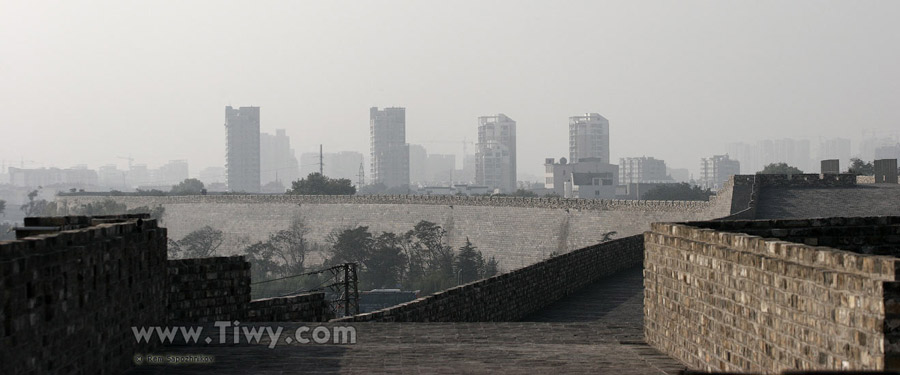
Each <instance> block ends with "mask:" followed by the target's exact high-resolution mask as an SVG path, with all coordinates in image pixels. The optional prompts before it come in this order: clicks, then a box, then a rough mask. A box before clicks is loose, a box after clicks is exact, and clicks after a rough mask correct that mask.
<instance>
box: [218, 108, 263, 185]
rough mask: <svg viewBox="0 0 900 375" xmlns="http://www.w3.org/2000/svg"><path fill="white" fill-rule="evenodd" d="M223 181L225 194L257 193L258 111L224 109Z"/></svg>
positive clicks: (258, 171) (254, 109) (250, 109)
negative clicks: (225, 131) (226, 191)
mask: <svg viewBox="0 0 900 375" xmlns="http://www.w3.org/2000/svg"><path fill="white" fill-rule="evenodd" d="M225 129H226V130H227V135H226V137H225V180H226V183H227V184H228V191H231V192H245V193H258V192H259V180H260V168H259V107H240V108H238V109H234V108H231V106H227V107H225Z"/></svg>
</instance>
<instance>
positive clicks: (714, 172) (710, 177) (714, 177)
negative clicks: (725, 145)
mask: <svg viewBox="0 0 900 375" xmlns="http://www.w3.org/2000/svg"><path fill="white" fill-rule="evenodd" d="M740 173H741V163H740V162H738V161H737V160H732V159H729V158H728V155H727V154H725V155H714V156H713V157H711V158H703V159H702V160H701V161H700V186H702V187H704V188H706V189H712V190H719V189H721V188H722V186H724V184H725V181H728V178H729V177H731V176H733V175H736V174H740Z"/></svg>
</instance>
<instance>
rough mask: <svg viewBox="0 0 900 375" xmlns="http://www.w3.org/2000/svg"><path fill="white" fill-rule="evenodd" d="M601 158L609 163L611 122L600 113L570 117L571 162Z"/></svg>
mask: <svg viewBox="0 0 900 375" xmlns="http://www.w3.org/2000/svg"><path fill="white" fill-rule="evenodd" d="M585 158H599V159H600V160H602V161H603V162H606V163H609V162H610V160H609V120H607V119H606V118H605V117H603V116H600V114H598V113H585V114H584V116H572V117H569V161H570V162H572V163H577V162H578V161H579V160H580V159H585Z"/></svg>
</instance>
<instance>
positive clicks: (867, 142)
mask: <svg viewBox="0 0 900 375" xmlns="http://www.w3.org/2000/svg"><path fill="white" fill-rule="evenodd" d="M896 143H897V140H896V139H893V138H889V137H878V136H875V135H870V136H869V137H866V138H864V139H862V140H860V142H859V153H858V154H857V155H856V156H857V157H859V158H860V159H862V160H863V161H866V162H871V161H872V160H875V159H879V157H878V156H877V155H876V153H877V151H878V149H880V148H883V147H891V146H893V145H895V144H896Z"/></svg>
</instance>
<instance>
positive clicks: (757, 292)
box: [644, 218, 900, 373]
mask: <svg viewBox="0 0 900 375" xmlns="http://www.w3.org/2000/svg"><path fill="white" fill-rule="evenodd" d="M854 220H855V221H854ZM898 223H900V218H863V219H810V220H776V221H744V222H714V223H706V224H702V226H706V228H702V227H699V226H701V224H698V223H693V225H688V224H663V223H658V224H653V226H652V230H651V231H649V232H647V233H645V238H644V242H645V262H644V265H645V269H644V288H645V290H644V324H645V337H646V340H647V342H648V343H650V344H651V345H652V346H654V347H656V348H657V349H659V350H660V351H662V352H663V353H666V354H668V355H670V356H672V357H673V358H676V359H678V360H680V361H682V362H684V363H686V364H687V365H688V366H690V367H693V368H696V369H701V370H715V371H754V372H765V373H776V372H779V371H782V370H788V369H818V370H828V369H833V370H842V369H852V370H881V369H884V368H885V364H886V363H888V364H889V366H890V361H891V358H894V356H895V353H897V351H896V349H895V346H900V341H897V340H896V339H894V338H893V336H891V335H892V333H891V332H892V331H891V328H890V327H893V326H892V325H890V320H886V318H885V316H886V315H885V312H886V309H887V307H888V306H889V305H891V304H892V303H893V302H891V301H893V294H890V293H888V292H889V291H890V290H891V289H890V288H887V289H886V287H885V285H886V282H888V283H889V284H892V283H893V281H894V280H895V267H896V266H897V258H894V257H890V256H879V255H867V254H859V253H855V252H851V251H844V250H839V249H835V248H829V247H823V246H811V245H806V244H802V243H794V242H787V241H783V240H781V239H780V238H778V236H781V235H784V236H786V237H785V238H790V236H791V235H796V236H799V237H797V238H804V240H812V239H813V238H815V237H816V236H815V235H814V234H813V233H823V234H824V233H832V232H833V231H838V230H840V228H841V225H838V224H844V225H846V226H848V227H853V226H854V225H853V224H865V225H869V226H886V227H889V228H890V227H892V226H894V225H895V224H898ZM865 225H862V226H865ZM829 226H830V227H829ZM857 226H860V225H857ZM711 228H716V229H720V230H722V231H717V230H715V229H711ZM811 228H818V229H816V230H819V229H822V232H814V231H812V230H811ZM725 230H729V231H734V232H738V231H741V232H743V231H748V232H751V233H760V234H764V235H766V236H771V237H775V238H771V237H770V238H762V237H758V236H753V235H750V234H745V233H734V232H725ZM887 230H888V231H891V230H893V229H887ZM843 235H846V236H851V237H848V238H854V239H855V241H866V238H867V237H871V236H872V234H871V233H865V231H861V230H857V229H852V228H851V229H848V230H847V231H845V232H843ZM854 235H855V237H852V236H854ZM885 237H887V236H885ZM886 239H887V238H883V239H882V240H886ZM851 242H852V241H851ZM882 242H884V241H882ZM898 305H900V303H898ZM898 322H900V320H898ZM886 332H887V333H886ZM895 343H896V345H895Z"/></svg>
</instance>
